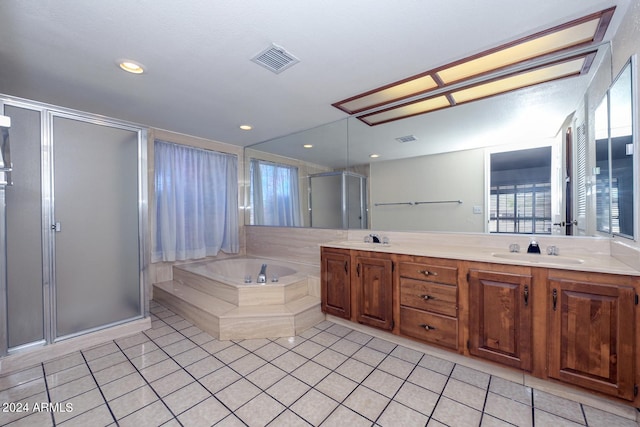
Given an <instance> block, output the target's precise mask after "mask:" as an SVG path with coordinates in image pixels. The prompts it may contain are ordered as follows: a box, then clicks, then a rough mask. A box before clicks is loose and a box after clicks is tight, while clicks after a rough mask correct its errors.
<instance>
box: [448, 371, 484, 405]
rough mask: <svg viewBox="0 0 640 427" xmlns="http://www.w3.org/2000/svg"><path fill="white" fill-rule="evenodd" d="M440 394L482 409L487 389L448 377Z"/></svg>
mask: <svg viewBox="0 0 640 427" xmlns="http://www.w3.org/2000/svg"><path fill="white" fill-rule="evenodd" d="M442 395H443V396H446V397H448V398H449V399H451V400H455V401H456V402H460V403H464V404H465V405H467V406H471V407H472V408H474V409H477V410H479V411H482V408H483V407H484V401H485V398H486V396H487V391H486V390H484V389H481V388H478V387H476V386H473V385H471V384H467V383H463V382H462V381H458V380H456V379H454V378H449V381H447V385H446V387H445V388H444V391H443V392H442Z"/></svg>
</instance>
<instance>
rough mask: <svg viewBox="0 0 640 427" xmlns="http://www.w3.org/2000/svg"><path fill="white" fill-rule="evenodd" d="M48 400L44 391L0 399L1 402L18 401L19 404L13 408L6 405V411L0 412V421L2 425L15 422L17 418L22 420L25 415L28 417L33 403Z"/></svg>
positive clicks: (31, 411) (31, 412)
mask: <svg viewBox="0 0 640 427" xmlns="http://www.w3.org/2000/svg"><path fill="white" fill-rule="evenodd" d="M48 400H49V398H48V396H47V393H46V392H45V391H43V392H41V393H38V394H34V395H32V396H29V397H27V398H22V399H19V400H2V401H0V402H2V403H5V402H6V403H20V406H19V407H14V408H11V407H8V408H7V412H2V417H1V418H0V421H2V425H4V424H9V423H11V422H15V421H17V420H22V419H24V418H26V417H30V416H31V415H32V414H33V407H34V404H36V403H38V404H39V403H40V402H47V401H48ZM25 406H26V407H25ZM35 419H37V418H35Z"/></svg>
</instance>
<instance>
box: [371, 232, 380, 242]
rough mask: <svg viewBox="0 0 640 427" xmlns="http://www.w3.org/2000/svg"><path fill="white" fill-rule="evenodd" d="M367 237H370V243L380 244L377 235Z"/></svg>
mask: <svg viewBox="0 0 640 427" xmlns="http://www.w3.org/2000/svg"><path fill="white" fill-rule="evenodd" d="M369 237H371V242H372V243H380V236H378V235H377V234H369Z"/></svg>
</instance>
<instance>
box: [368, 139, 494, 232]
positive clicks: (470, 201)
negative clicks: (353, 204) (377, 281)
mask: <svg viewBox="0 0 640 427" xmlns="http://www.w3.org/2000/svg"><path fill="white" fill-rule="evenodd" d="M484 163H485V161H484V150H483V149H476V150H466V151H458V152H454V153H447V154H437V155H431V156H421V157H414V158H409V159H402V160H390V161H385V162H374V163H372V164H371V170H370V177H369V179H370V181H369V183H370V186H369V188H370V203H371V206H370V209H369V219H370V224H371V229H372V230H376V229H379V230H398V231H405V230H417V231H420V230H422V231H451V230H456V231H462V232H482V231H484V223H483V218H484V215H483V214H474V213H473V206H474V205H475V206H480V207H481V208H482V211H483V212H484V209H485V207H484V204H485V202H484V200H485V193H484V187H485V178H484V175H485V174H484ZM440 200H462V204H457V203H447V204H425V205H416V206H408V205H397V206H375V203H389V202H407V201H414V202H415V201H440Z"/></svg>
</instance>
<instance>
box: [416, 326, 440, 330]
mask: <svg viewBox="0 0 640 427" xmlns="http://www.w3.org/2000/svg"><path fill="white" fill-rule="evenodd" d="M420 327H421V328H424V330H425V331H435V330H436V327H435V326H431V325H420Z"/></svg>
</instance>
